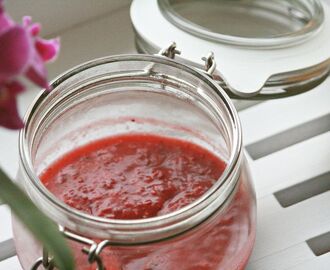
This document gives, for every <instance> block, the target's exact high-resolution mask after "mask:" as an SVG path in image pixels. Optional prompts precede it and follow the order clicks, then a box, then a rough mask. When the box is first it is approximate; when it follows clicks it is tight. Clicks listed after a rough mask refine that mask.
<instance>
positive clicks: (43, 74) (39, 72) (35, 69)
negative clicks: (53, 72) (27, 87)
mask: <svg viewBox="0 0 330 270" xmlns="http://www.w3.org/2000/svg"><path fill="white" fill-rule="evenodd" d="M25 76H26V77H27V78H28V79H30V80H31V81H32V82H34V83H35V84H37V85H39V86H40V87H44V88H47V89H48V87H49V85H48V82H47V70H46V68H45V65H44V62H43V60H42V59H41V57H40V56H39V54H38V53H37V52H36V50H35V52H34V53H33V58H32V60H31V63H30V67H29V68H28V70H27V71H26V72H25Z"/></svg>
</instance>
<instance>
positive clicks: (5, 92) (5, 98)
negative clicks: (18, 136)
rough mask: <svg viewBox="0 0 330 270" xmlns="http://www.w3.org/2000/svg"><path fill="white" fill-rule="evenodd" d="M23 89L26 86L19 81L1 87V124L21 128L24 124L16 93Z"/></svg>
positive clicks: (6, 126) (10, 127)
mask: <svg viewBox="0 0 330 270" xmlns="http://www.w3.org/2000/svg"><path fill="white" fill-rule="evenodd" d="M22 91H24V87H23V85H21V84H20V83H19V82H13V83H11V84H10V85H6V86H2V87H0V126H3V127H5V128H9V129H21V128H22V127H23V126H24V123H23V121H22V119H21V118H20V116H19V113H18V109H17V101H16V95H17V94H18V93H20V92H22Z"/></svg>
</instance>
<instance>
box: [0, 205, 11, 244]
mask: <svg viewBox="0 0 330 270" xmlns="http://www.w3.org/2000/svg"><path fill="white" fill-rule="evenodd" d="M12 237H13V233H12V230H11V216H10V210H9V209H8V208H7V206H5V205H0V244H1V242H3V241H6V240H8V239H10V238H12Z"/></svg>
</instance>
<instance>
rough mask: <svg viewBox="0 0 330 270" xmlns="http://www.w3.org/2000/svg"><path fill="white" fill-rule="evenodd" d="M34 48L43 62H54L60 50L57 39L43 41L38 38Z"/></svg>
mask: <svg viewBox="0 0 330 270" xmlns="http://www.w3.org/2000/svg"><path fill="white" fill-rule="evenodd" d="M35 47H36V49H37V52H38V53H39V55H40V56H41V58H42V59H43V60H44V61H50V60H54V59H55V58H56V57H57V55H58V52H59V50H60V40H59V38H55V39H50V40H45V39H41V38H38V39H37V40H36V44H35Z"/></svg>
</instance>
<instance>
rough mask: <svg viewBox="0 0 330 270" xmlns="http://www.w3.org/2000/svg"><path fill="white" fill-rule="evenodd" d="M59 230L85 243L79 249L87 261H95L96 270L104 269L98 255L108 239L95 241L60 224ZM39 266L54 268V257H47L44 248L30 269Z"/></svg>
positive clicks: (72, 238)
mask: <svg viewBox="0 0 330 270" xmlns="http://www.w3.org/2000/svg"><path fill="white" fill-rule="evenodd" d="M59 230H60V232H61V233H62V234H63V236H64V237H65V238H67V239H69V240H73V241H75V242H78V243H81V244H83V245H86V246H84V247H83V248H82V250H81V251H82V252H83V253H84V254H86V255H87V261H88V263H89V264H93V263H96V265H97V268H96V270H105V267H104V264H103V261H102V258H101V257H100V255H101V253H102V251H103V249H104V248H105V247H107V246H110V244H111V243H110V241H109V240H104V241H102V242H100V243H96V242H95V241H94V240H92V239H89V238H86V237H84V236H81V235H78V234H75V233H72V232H69V231H67V230H66V229H65V228H64V227H62V226H59ZM40 267H43V269H44V270H53V269H54V268H55V263H54V259H53V258H52V257H49V254H48V251H47V250H46V249H45V248H44V249H43V256H42V257H40V258H39V259H37V260H36V262H35V263H34V264H33V266H32V267H31V268H30V270H41V269H40Z"/></svg>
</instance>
